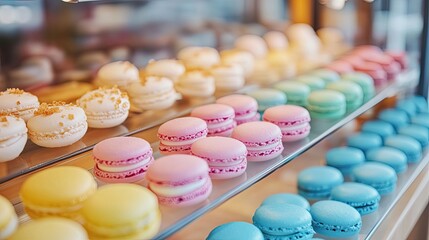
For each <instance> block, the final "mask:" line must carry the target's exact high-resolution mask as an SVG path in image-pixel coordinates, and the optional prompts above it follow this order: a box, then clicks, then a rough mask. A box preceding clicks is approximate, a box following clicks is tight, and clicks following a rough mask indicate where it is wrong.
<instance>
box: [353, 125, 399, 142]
mask: <svg viewBox="0 0 429 240" xmlns="http://www.w3.org/2000/svg"><path fill="white" fill-rule="evenodd" d="M361 131H362V132H364V133H373V134H377V135H379V136H380V137H381V138H382V139H383V140H384V139H386V138H387V137H389V136H392V135H395V128H393V125H392V124H390V123H388V122H385V121H380V120H372V121H367V122H365V123H364V124H363V125H362V127H361Z"/></svg>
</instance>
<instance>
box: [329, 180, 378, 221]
mask: <svg viewBox="0 0 429 240" xmlns="http://www.w3.org/2000/svg"><path fill="white" fill-rule="evenodd" d="M380 198H381V197H380V194H379V193H378V192H377V190H376V189H374V188H373V187H371V186H368V185H365V184H361V183H353V182H348V183H343V184H341V185H339V186H337V187H335V188H333V189H332V191H331V200H335V201H340V202H343V203H346V204H348V205H350V206H352V207H354V208H355V209H356V210H357V211H358V212H359V213H360V214H361V215H365V214H369V213H372V212H374V211H375V210H377V208H378V202H379V201H380Z"/></svg>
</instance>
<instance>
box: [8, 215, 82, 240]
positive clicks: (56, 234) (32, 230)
mask: <svg viewBox="0 0 429 240" xmlns="http://www.w3.org/2000/svg"><path fill="white" fill-rule="evenodd" d="M28 239H31V240H59V239H61V240H87V239H88V234H87V233H86V231H85V229H84V228H83V227H82V226H81V225H79V223H77V222H75V221H72V220H69V219H66V218H59V217H47V218H41V219H37V220H33V221H31V222H28V223H25V224H23V225H21V226H19V228H18V230H17V231H16V232H15V233H14V234H13V235H12V236H11V237H10V238H9V240H28Z"/></svg>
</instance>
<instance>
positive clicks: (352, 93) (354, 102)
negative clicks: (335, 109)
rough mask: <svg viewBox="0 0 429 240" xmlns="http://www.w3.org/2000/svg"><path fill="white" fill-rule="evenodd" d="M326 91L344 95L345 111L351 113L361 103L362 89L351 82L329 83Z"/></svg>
mask: <svg viewBox="0 0 429 240" xmlns="http://www.w3.org/2000/svg"><path fill="white" fill-rule="evenodd" d="M326 89H331V90H334V91H338V92H340V93H342V94H344V97H346V108H347V111H348V112H350V111H353V110H355V109H356V108H358V107H360V106H361V105H362V103H363V92H362V88H361V87H360V86H359V85H358V84H356V83H354V82H351V81H338V82H333V83H329V84H328V85H327V86H326Z"/></svg>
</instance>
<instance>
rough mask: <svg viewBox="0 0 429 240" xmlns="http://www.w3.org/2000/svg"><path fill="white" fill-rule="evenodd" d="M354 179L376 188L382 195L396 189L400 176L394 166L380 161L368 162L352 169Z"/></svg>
mask: <svg viewBox="0 0 429 240" xmlns="http://www.w3.org/2000/svg"><path fill="white" fill-rule="evenodd" d="M351 178H352V180H353V181H355V182H358V183H363V184H366V185H369V186H371V187H373V188H375V189H376V190H377V191H378V193H380V194H381V195H384V194H388V193H391V192H392V191H393V190H395V187H396V181H397V179H398V177H397V176H396V172H395V170H394V169H393V168H391V167H389V166H388V165H386V164H383V163H378V162H368V163H365V164H362V165H360V166H357V167H355V168H354V169H353V170H352V174H351Z"/></svg>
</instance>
